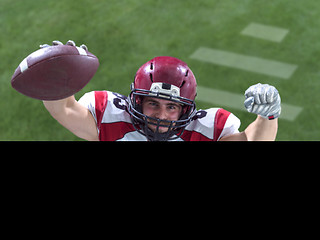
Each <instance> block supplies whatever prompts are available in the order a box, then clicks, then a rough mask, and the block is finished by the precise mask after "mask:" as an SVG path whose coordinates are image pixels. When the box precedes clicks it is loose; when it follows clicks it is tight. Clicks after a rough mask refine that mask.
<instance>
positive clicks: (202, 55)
mask: <svg viewBox="0 0 320 240" xmlns="http://www.w3.org/2000/svg"><path fill="white" fill-rule="evenodd" d="M190 58H192V59H196V60H200V61H203V62H208V63H213V64H217V65H221V66H226V67H232V68H237V69H242V70H246V71H250V72H255V73H260V74H265V75H269V76H274V77H279V78H283V79H289V78H290V77H291V75H292V74H293V73H294V72H295V70H296V69H297V67H298V66H297V65H294V64H289V63H284V62H279V61H274V60H269V59H264V58H259V57H254V56H247V55H243V54H238V53H234V52H228V51H223V50H219V49H211V48H205V47H200V48H198V49H197V50H196V51H195V52H194V53H193V54H191V56H190Z"/></svg>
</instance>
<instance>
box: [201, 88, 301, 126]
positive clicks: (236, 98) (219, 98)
mask: <svg viewBox="0 0 320 240" xmlns="http://www.w3.org/2000/svg"><path fill="white" fill-rule="evenodd" d="M244 99H245V97H244V95H243V94H236V93H231V92H227V91H222V90H217V89H212V88H208V87H203V86H198V87H197V98H196V100H197V101H201V102H206V103H210V104H213V107H227V108H233V109H237V110H241V111H247V110H246V109H245V107H244V105H243V102H244ZM226 110H229V109H226ZM302 110H303V108H302V107H298V106H293V105H290V104H286V103H281V115H280V118H281V119H285V120H288V121H294V120H295V119H296V117H297V116H298V115H299V114H300V113H301V111H302Z"/></svg>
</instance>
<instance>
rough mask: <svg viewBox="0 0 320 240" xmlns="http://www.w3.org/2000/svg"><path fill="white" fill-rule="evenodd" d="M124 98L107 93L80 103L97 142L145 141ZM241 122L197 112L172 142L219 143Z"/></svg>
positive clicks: (222, 113)
mask: <svg viewBox="0 0 320 240" xmlns="http://www.w3.org/2000/svg"><path fill="white" fill-rule="evenodd" d="M126 98H127V97H125V96H123V95H121V94H119V93H113V92H109V91H92V92H89V93H86V94H84V95H83V96H82V97H81V98H80V99H79V103H80V104H82V105H83V106H85V107H86V108H88V109H89V111H90V112H91V114H92V115H93V117H94V119H95V121H96V125H97V129H98V133H99V140H100V141H147V138H146V137H145V136H144V135H142V134H141V133H139V132H138V131H136V130H135V128H134V126H133V124H132V122H131V118H130V114H129V112H128V110H127V109H128V103H127V101H126ZM239 127H240V120H239V119H238V118H237V117H235V116H234V115H233V114H232V113H230V112H228V111H226V110H224V109H222V108H210V109H206V110H198V111H197V113H196V115H195V116H194V117H193V118H192V120H191V122H190V124H189V125H188V126H187V127H186V128H185V131H184V132H183V134H182V135H181V136H180V137H179V138H177V139H175V140H174V141H218V140H219V139H220V138H221V137H224V136H228V135H231V134H234V133H238V132H239V131H238V129H239Z"/></svg>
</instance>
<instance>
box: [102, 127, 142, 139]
mask: <svg viewBox="0 0 320 240" xmlns="http://www.w3.org/2000/svg"><path fill="white" fill-rule="evenodd" d="M134 131H136V130H135V128H134V127H133V125H132V123H127V122H114V123H102V124H101V131H100V136H99V138H100V141H116V140H119V139H121V138H123V137H124V135H126V134H127V133H129V132H134Z"/></svg>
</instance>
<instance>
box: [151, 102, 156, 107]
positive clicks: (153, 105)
mask: <svg viewBox="0 0 320 240" xmlns="http://www.w3.org/2000/svg"><path fill="white" fill-rule="evenodd" d="M149 106H152V107H156V106H158V103H156V102H149Z"/></svg>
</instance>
